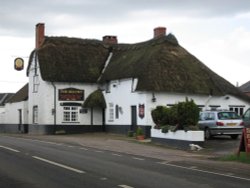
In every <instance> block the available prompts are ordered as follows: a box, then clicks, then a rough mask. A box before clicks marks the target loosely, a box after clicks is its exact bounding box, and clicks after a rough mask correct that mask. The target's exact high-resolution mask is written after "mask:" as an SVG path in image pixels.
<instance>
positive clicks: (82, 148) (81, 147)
mask: <svg viewBox="0 0 250 188" xmlns="http://www.w3.org/2000/svg"><path fill="white" fill-rule="evenodd" d="M79 149H82V150H86V151H87V150H89V149H87V148H83V147H81V148H79Z"/></svg>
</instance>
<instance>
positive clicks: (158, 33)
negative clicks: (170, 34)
mask: <svg viewBox="0 0 250 188" xmlns="http://www.w3.org/2000/svg"><path fill="white" fill-rule="evenodd" d="M166 30H167V29H166V27H156V28H154V38H159V37H163V36H165V35H166Z"/></svg>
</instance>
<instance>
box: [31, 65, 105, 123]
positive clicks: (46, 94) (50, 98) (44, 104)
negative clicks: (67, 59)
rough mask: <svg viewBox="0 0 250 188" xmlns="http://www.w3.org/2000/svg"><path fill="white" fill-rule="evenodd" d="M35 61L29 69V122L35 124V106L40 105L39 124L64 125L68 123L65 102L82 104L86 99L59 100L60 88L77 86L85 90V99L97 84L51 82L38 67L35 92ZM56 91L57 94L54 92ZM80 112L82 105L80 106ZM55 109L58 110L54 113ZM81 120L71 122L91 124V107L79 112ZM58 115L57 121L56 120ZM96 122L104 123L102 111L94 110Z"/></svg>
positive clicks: (76, 87)
mask: <svg viewBox="0 0 250 188" xmlns="http://www.w3.org/2000/svg"><path fill="white" fill-rule="evenodd" d="M34 75H35V69H34V61H33V62H32V64H31V66H30V69H29V112H30V113H29V124H33V107H34V106H38V122H37V124H43V125H46V124H54V123H56V124H57V125H60V124H61V125H63V124H68V123H65V122H63V106H61V103H64V102H75V103H79V104H82V103H83V102H84V101H58V90H59V89H66V88H75V89H79V90H84V100H85V99H86V98H87V97H88V96H89V95H90V94H91V93H92V92H93V91H95V90H96V89H97V84H80V83H68V82H67V83H51V82H45V81H43V80H42V78H41V76H40V69H39V67H38V69H37V78H36V80H37V81H36V83H38V89H37V91H36V92H34ZM55 91H56V95H55V94H54V92H55ZM78 110H79V112H80V107H79V108H78ZM53 111H55V112H56V114H55V113H53ZM78 115H79V116H78V117H79V121H78V122H77V123H70V124H71V125H90V122H91V118H90V117H91V115H90V109H89V110H88V113H86V114H80V113H79V114H78ZM55 117H56V121H55ZM93 120H94V121H93V122H94V124H95V125H101V124H102V113H99V112H98V114H97V112H96V109H95V110H94V119H93Z"/></svg>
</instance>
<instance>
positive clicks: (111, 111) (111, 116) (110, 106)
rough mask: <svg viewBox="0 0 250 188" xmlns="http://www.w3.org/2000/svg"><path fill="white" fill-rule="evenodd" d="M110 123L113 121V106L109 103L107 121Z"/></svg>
mask: <svg viewBox="0 0 250 188" xmlns="http://www.w3.org/2000/svg"><path fill="white" fill-rule="evenodd" d="M108 121H110V122H112V121H114V104H113V103H109V120H108Z"/></svg>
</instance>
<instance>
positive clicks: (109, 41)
mask: <svg viewBox="0 0 250 188" xmlns="http://www.w3.org/2000/svg"><path fill="white" fill-rule="evenodd" d="M102 41H103V42H104V43H105V44H117V43H118V40H117V36H111V35H106V36H104V37H102Z"/></svg>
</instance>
